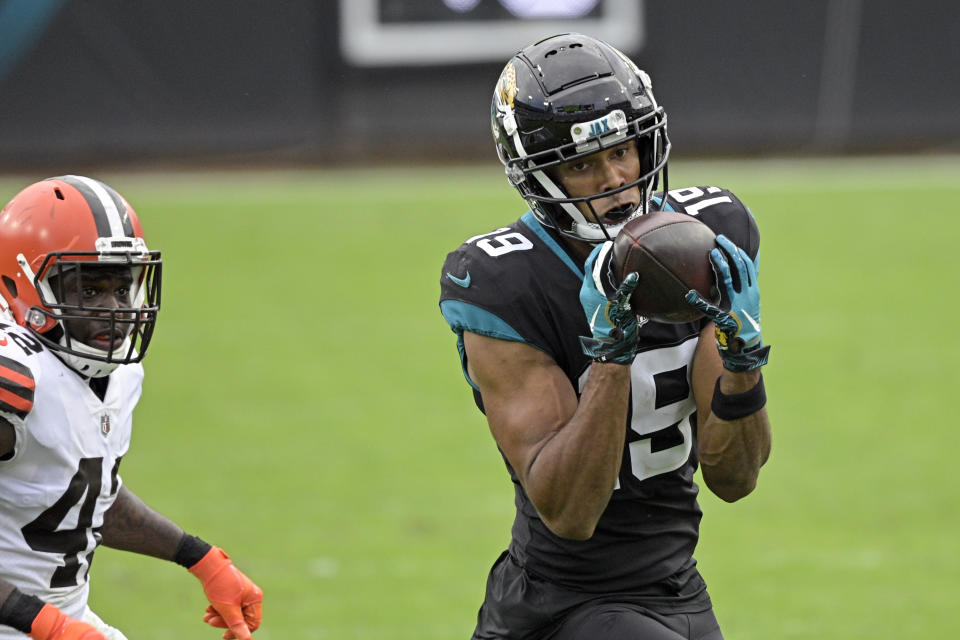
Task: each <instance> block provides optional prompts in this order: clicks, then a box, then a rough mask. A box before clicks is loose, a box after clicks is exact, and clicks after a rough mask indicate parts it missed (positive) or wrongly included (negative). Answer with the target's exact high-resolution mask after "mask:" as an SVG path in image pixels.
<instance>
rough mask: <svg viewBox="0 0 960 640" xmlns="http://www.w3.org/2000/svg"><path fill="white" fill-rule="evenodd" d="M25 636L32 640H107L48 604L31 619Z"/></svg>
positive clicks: (88, 626)
mask: <svg viewBox="0 0 960 640" xmlns="http://www.w3.org/2000/svg"><path fill="white" fill-rule="evenodd" d="M27 635H28V636H30V637H31V638H33V639H34V640H107V638H106V636H104V635H103V634H102V633H100V632H99V631H97V630H96V629H95V628H93V627H92V626H91V625H89V624H87V623H86V622H80V621H79V620H77V619H76V618H71V617H70V616H68V615H67V614H65V613H64V612H63V611H60V609H57V608H56V607H55V606H53V605H52V604H49V603H47V604H45V605H43V608H42V609H40V613H38V614H37V617H36V618H34V619H33V624H32V625H31V626H30V633H28V634H27Z"/></svg>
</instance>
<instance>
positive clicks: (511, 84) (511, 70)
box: [497, 60, 517, 109]
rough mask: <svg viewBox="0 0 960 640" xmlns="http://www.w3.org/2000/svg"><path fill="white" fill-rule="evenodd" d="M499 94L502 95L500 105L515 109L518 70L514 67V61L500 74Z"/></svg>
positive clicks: (498, 82)
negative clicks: (514, 100)
mask: <svg viewBox="0 0 960 640" xmlns="http://www.w3.org/2000/svg"><path fill="white" fill-rule="evenodd" d="M497 93H498V94H499V95H500V103H501V104H503V105H505V106H507V107H509V108H510V109H513V99H514V98H516V97H517V69H516V68H515V67H514V66H513V61H512V60H511V61H510V62H508V63H507V66H505V67H504V68H503V72H502V73H501V74H500V80H498V81H497Z"/></svg>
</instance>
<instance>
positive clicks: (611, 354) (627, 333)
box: [580, 242, 640, 364]
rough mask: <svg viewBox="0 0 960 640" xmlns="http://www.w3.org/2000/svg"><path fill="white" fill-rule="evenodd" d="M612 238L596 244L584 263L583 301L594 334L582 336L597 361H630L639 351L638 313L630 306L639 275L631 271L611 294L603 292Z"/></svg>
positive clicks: (583, 342)
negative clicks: (610, 295) (631, 295)
mask: <svg viewBox="0 0 960 640" xmlns="http://www.w3.org/2000/svg"><path fill="white" fill-rule="evenodd" d="M612 248H613V243H612V242H604V243H603V244H601V245H599V246H597V247H596V248H595V249H594V250H593V251H592V252H591V253H590V256H589V257H588V258H587V262H586V264H585V265H584V267H583V273H584V278H583V286H581V287H580V304H581V305H583V311H584V313H585V314H586V315H587V322H589V323H590V331H591V332H592V334H593V335H591V336H580V345H581V347H582V348H583V352H584V353H585V354H587V355H588V356H590V357H591V358H593V359H594V360H595V361H598V362H614V363H616V364H630V363H631V362H633V359H634V357H635V356H636V353H637V330H638V329H639V327H640V324H639V322H638V320H637V314H635V313H634V312H633V310H632V309H631V308H630V294H632V293H633V290H634V289H635V288H636V287H637V280H638V279H639V277H638V276H637V274H636V273H631V274H628V275H627V277H626V278H624V279H623V283H622V284H621V285H620V288H618V289H617V290H616V291H615V292H614V293H613V296H612V297H609V298H608V297H607V295H606V294H605V293H604V282H605V281H606V277H605V274H606V271H605V270H606V269H607V267H608V265H609V262H610V260H609V255H610V250H611V249H612Z"/></svg>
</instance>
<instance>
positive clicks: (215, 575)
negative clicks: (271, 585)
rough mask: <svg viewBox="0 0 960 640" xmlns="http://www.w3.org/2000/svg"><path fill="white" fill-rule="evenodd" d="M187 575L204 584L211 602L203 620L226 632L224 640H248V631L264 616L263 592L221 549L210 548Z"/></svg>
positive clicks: (249, 632)
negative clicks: (191, 575)
mask: <svg viewBox="0 0 960 640" xmlns="http://www.w3.org/2000/svg"><path fill="white" fill-rule="evenodd" d="M190 573H192V574H193V575H195V576H197V578H199V579H200V582H202V583H203V592H204V593H205V594H206V596H207V600H209V601H210V606H209V607H207V610H206V613H205V614H204V616H203V621H204V622H206V623H207V624H209V625H211V626H214V627H219V628H221V629H226V630H227V631H226V632H225V633H224V634H223V637H224V639H225V640H231V639H233V638H236V640H251V637H252V636H251V632H253V631H256V630H257V629H258V628H259V627H260V618H261V617H262V615H263V609H262V607H263V591H261V590H260V587H258V586H257V585H255V584H254V583H253V581H252V580H250V578H248V577H247V576H245V575H243V572H241V571H240V570H239V569H237V568H236V567H235V566H233V563H232V562H231V561H230V556H228V555H227V554H226V553H225V552H224V551H223V549H221V548H219V547H212V548H211V549H210V551H208V552H207V555H205V556H203V558H201V559H200V561H199V562H198V563H197V564H195V565H193V566H192V567H190Z"/></svg>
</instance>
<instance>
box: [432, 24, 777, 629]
mask: <svg viewBox="0 0 960 640" xmlns="http://www.w3.org/2000/svg"><path fill="white" fill-rule="evenodd" d="M491 116H492V127H493V134H494V138H495V140H496V144H497V151H498V154H499V157H500V160H501V162H502V163H503V165H504V167H505V168H506V173H507V177H508V179H509V181H510V182H511V184H512V185H513V186H514V187H515V188H516V189H517V190H518V191H519V192H520V194H521V195H522V196H523V198H524V199H525V200H526V202H527V204H528V205H529V206H530V211H528V212H527V213H526V214H525V215H523V216H522V217H521V218H520V219H519V220H517V221H515V222H513V223H512V224H509V225H507V226H504V227H502V228H500V229H496V230H494V231H491V232H489V233H486V234H481V235H478V236H475V237H473V238H470V239H469V240H467V241H466V242H464V244H463V245H461V246H460V247H459V248H458V249H456V250H455V251H453V252H452V253H450V254H449V256H448V257H447V260H446V262H445V264H444V266H443V272H442V275H441V299H440V308H441V312H442V313H443V316H444V318H445V319H446V320H447V322H448V323H449V325H450V327H451V328H452V329H453V331H454V332H455V334H456V335H457V342H458V348H459V352H460V357H461V362H462V365H463V372H464V375H465V376H466V379H467V382H468V383H469V384H470V386H471V387H472V389H473V395H474V399H475V401H476V404H477V406H478V407H479V408H480V410H481V411H483V412H484V414H485V415H486V417H487V421H488V423H489V426H490V430H491V432H492V434H493V437H494V439H495V440H496V443H497V446H498V448H499V450H500V451H501V453H502V455H503V458H504V461H505V463H506V466H507V469H508V471H509V473H510V476H511V478H512V480H513V483H514V487H515V491H516V505H517V513H516V519H515V521H514V525H513V531H512V539H511V542H510V546H509V548H508V549H507V550H506V551H505V552H504V553H503V554H502V555H501V556H500V558H499V559H498V560H497V561H496V563H495V564H494V566H493V568H492V570H491V572H490V575H489V578H488V582H487V593H486V598H485V600H484V602H483V605H482V607H481V608H480V612H479V615H478V621H477V627H476V630H475V632H474V638H478V639H480V638H483V639H486V638H517V639H520V638H531V639H547V638H550V639H551V640H573V639H585V638H589V639H593V638H604V639H606V640H619V639H627V638H631V639H633V638H643V639H644V640H666V639H670V640H677V639H680V638H687V639H689V640H694V639H697V640H707V639H709V640H718V639H720V638H722V635H721V632H720V628H719V625H718V624H717V621H716V618H715V617H714V614H713V611H712V606H711V603H710V598H709V596H708V595H707V590H706V585H705V583H704V581H703V579H702V578H701V576H700V574H699V572H698V570H697V566H696V561H695V560H694V558H693V552H694V548H695V547H696V543H697V538H698V535H699V523H700V517H701V511H700V508H699V506H698V505H697V499H696V498H697V486H696V485H695V484H694V482H693V475H694V471H695V470H696V468H697V466H698V465H700V466H701V468H702V474H703V479H704V481H705V483H706V484H707V486H708V487H709V488H710V490H711V491H713V492H714V493H715V494H717V495H718V496H720V497H721V498H722V499H723V500H726V501H730V502H732V501H735V500H738V499H740V498H742V497H744V496H746V495H747V494H749V493H750V492H751V491H752V490H753V488H754V487H755V485H756V482H757V477H758V474H759V471H760V467H761V466H762V465H763V464H764V462H765V461H766V460H767V457H768V456H769V453H770V424H769V421H768V418H767V413H766V409H765V402H766V396H765V392H764V387H763V380H762V377H761V375H760V368H761V367H762V366H763V365H764V364H765V363H766V361H767V357H768V353H769V347H768V346H765V345H764V344H763V341H762V339H761V335H760V298H759V289H758V285H757V279H756V275H757V273H756V257H757V251H758V248H759V234H758V231H757V226H756V224H755V222H754V219H753V217H752V215H751V214H750V211H749V210H748V209H747V208H746V206H744V205H743V203H741V202H740V200H739V199H738V198H737V197H736V196H734V195H733V194H732V193H730V192H729V191H727V190H725V189H721V188H718V187H709V186H697V187H688V188H684V189H675V190H670V189H669V188H668V186H667V184H666V163H667V157H668V155H669V152H670V141H669V138H668V136H667V127H666V114H665V113H664V111H663V109H662V108H661V107H660V106H659V105H658V104H657V103H656V101H655V100H654V97H653V93H652V90H651V82H650V78H649V77H648V76H647V74H646V73H644V72H643V71H641V70H640V69H639V68H637V66H636V65H635V64H634V63H633V62H631V61H630V60H629V59H628V58H627V57H626V56H624V55H623V54H622V53H620V52H619V51H617V50H616V49H614V48H613V47H611V46H609V45H607V44H605V43H603V42H600V41H598V40H596V39H594V38H590V37H587V36H584V35H580V34H564V35H559V36H554V37H550V38H547V39H545V40H543V41H541V42H537V43H535V44H533V45H530V46H529V47H527V48H525V49H523V50H522V51H520V52H519V53H518V54H517V55H516V56H514V57H513V58H512V59H511V60H510V61H509V62H508V63H507V66H506V67H505V68H504V70H503V72H502V74H501V76H500V79H499V81H498V83H497V86H496V89H495V91H494V97H493V104H492V113H491ZM661 180H662V181H663V184H662V187H661V185H660V181H661ZM658 188H660V189H661V190H659V191H658ZM654 209H668V210H675V211H681V212H685V213H687V214H689V215H693V216H697V217H698V218H699V219H700V220H701V221H703V222H704V223H705V224H707V225H708V226H710V227H711V228H712V229H713V230H714V231H715V232H716V233H717V234H718V240H717V244H718V246H717V248H716V249H715V250H714V251H713V252H712V253H711V261H712V262H713V264H714V267H715V269H716V271H717V273H718V275H719V278H718V281H719V287H720V289H721V293H722V298H723V299H722V302H721V304H720V305H719V306H715V305H714V304H711V303H710V302H708V301H707V300H704V299H703V298H701V297H700V296H699V295H697V294H696V292H691V293H690V294H688V302H689V303H690V304H691V305H692V306H693V307H695V308H696V309H698V310H699V311H700V312H701V313H702V314H703V315H702V317H701V319H699V320H696V321H693V322H689V323H686V324H666V323H661V322H651V321H647V319H645V318H640V317H638V316H637V315H636V314H635V313H634V312H633V311H632V310H631V309H630V308H629V294H630V292H631V291H632V289H633V287H635V286H636V279H635V277H632V276H628V277H627V278H625V279H624V282H623V283H622V284H621V285H620V287H619V288H615V287H613V286H612V285H611V283H610V279H609V277H608V276H607V267H608V263H609V260H610V254H609V249H610V247H611V245H612V243H611V242H610V240H611V239H612V238H613V237H614V236H615V235H616V234H617V232H618V230H619V229H620V228H621V227H622V226H623V224H625V223H626V222H627V221H628V220H630V219H632V218H634V217H636V216H640V215H644V214H646V213H647V212H649V211H651V210H654Z"/></svg>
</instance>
